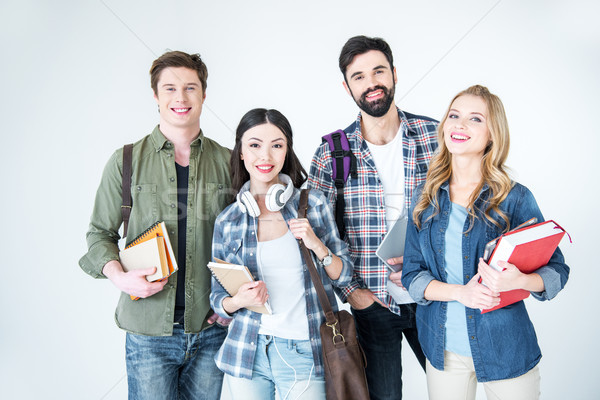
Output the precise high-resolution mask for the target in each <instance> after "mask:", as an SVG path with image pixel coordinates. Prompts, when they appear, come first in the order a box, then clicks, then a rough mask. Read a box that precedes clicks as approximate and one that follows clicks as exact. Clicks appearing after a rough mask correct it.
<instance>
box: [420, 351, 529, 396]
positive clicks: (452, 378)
mask: <svg viewBox="0 0 600 400" xmlns="http://www.w3.org/2000/svg"><path fill="white" fill-rule="evenodd" d="M483 388H484V389H485V394H486V396H487V398H488V400H538V399H539V398H540V370H539V369H538V367H537V366H535V367H534V368H533V369H531V370H530V371H528V372H527V373H525V374H523V375H521V376H518V377H516V378H512V379H502V380H499V381H490V382H484V383H483ZM427 390H428V392H429V400H475V393H476V391H477V377H476V376H475V366H474V365H473V359H472V358H471V357H464V356H461V355H458V354H455V353H451V352H449V351H444V370H443V371H440V370H437V369H435V368H434V367H433V365H431V363H430V362H429V360H427Z"/></svg>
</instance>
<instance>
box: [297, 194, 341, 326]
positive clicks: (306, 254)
mask: <svg viewBox="0 0 600 400" xmlns="http://www.w3.org/2000/svg"><path fill="white" fill-rule="evenodd" d="M309 191H310V189H302V191H301V192H300V204H299V205H298V218H306V210H308V192H309ZM298 244H299V245H300V251H301V252H302V256H303V258H304V261H305V262H306V265H307V267H308V272H310V279H311V280H312V282H313V285H314V287H315V289H316V290H317V297H318V298H319V303H321V308H323V312H324V313H325V320H326V321H327V324H335V323H336V322H337V320H336V318H335V314H334V313H333V309H332V308H331V303H330V302H329V299H328V298H327V293H325V288H324V287H323V282H321V277H320V276H319V273H318V272H317V268H316V267H315V264H314V263H313V260H312V257H311V255H310V250H308V248H307V247H306V245H305V244H304V242H303V241H302V239H298Z"/></svg>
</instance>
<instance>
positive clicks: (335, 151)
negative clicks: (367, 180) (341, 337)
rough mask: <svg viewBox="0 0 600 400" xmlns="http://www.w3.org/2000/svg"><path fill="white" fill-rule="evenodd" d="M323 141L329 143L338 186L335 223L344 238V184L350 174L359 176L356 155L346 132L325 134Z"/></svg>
mask: <svg viewBox="0 0 600 400" xmlns="http://www.w3.org/2000/svg"><path fill="white" fill-rule="evenodd" d="M323 141H324V142H327V144H328V145H329V150H330V151H331V157H332V158H333V160H332V172H333V173H332V177H333V182H334V184H335V188H336V200H335V223H336V225H337V228H338V231H339V233H340V237H341V238H343V237H344V236H345V234H346V229H345V227H344V211H345V208H346V203H345V201H344V184H345V183H346V181H347V180H348V176H352V178H356V177H357V172H356V169H357V162H356V156H354V153H352V150H351V149H350V143H349V142H348V137H347V136H346V132H344V131H343V130H337V131H335V132H332V133H330V134H328V135H325V136H323Z"/></svg>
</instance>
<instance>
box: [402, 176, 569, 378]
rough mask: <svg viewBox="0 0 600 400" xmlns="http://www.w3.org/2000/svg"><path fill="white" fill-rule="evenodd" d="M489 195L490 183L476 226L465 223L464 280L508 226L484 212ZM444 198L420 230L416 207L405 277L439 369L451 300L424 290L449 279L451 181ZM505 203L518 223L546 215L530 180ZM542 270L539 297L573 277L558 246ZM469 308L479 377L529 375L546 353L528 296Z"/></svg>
mask: <svg viewBox="0 0 600 400" xmlns="http://www.w3.org/2000/svg"><path fill="white" fill-rule="evenodd" d="M421 190H422V187H419V188H418V189H417V191H416V194H415V197H414V200H413V203H412V204H413V207H412V208H414V204H415V203H416V202H417V199H418V196H419V194H420V193H421ZM488 196H489V188H488V187H484V188H483V189H482V191H481V193H480V194H479V197H478V199H477V200H476V202H475V209H476V210H477V211H476V214H477V218H476V219H475V221H474V223H473V227H472V229H471V230H470V231H468V232H467V230H468V228H469V226H470V223H471V221H470V218H467V220H466V222H465V226H464V229H463V232H466V233H463V240H462V254H463V271H464V284H467V283H468V282H469V281H470V280H471V278H472V277H473V276H474V275H475V274H476V273H477V264H478V260H479V257H481V256H482V255H483V249H484V247H485V244H486V243H487V242H488V241H490V240H492V239H494V238H496V237H498V236H500V234H501V233H502V229H500V228H498V227H497V226H495V225H493V224H492V223H490V222H489V221H487V220H485V217H484V216H483V212H482V211H479V210H485V206H486V199H487V198H488ZM438 201H439V212H438V213H437V215H435V216H434V217H433V218H431V219H428V217H429V216H431V215H432V214H434V212H435V211H434V208H433V206H430V207H429V208H428V209H426V210H425V212H423V214H422V215H421V221H422V226H421V229H420V230H418V229H417V227H416V225H415V224H414V221H413V220H412V209H411V212H410V217H409V218H410V221H409V224H408V228H407V238H406V247H405V252H404V267H403V274H402V283H403V285H404V286H405V287H406V288H407V289H408V291H409V293H410V295H411V296H412V298H413V299H414V300H415V301H416V302H417V304H418V307H417V328H418V331H419V341H420V342H421V346H422V347H423V351H424V353H425V356H426V357H427V359H428V360H429V362H431V364H432V365H433V366H434V367H435V368H436V369H438V370H443V369H444V345H445V337H444V328H445V323H446V312H447V302H443V301H429V300H426V299H425V298H424V293H425V289H426V288H427V286H428V285H429V283H430V282H431V281H432V280H438V281H441V282H446V272H445V269H444V234H445V231H446V229H447V227H448V219H449V214H450V206H451V202H450V194H449V186H448V183H447V182H446V183H445V184H444V185H443V186H442V187H441V188H440V190H439V192H438ZM499 208H500V209H501V210H502V211H503V212H504V213H505V214H506V215H507V216H508V218H509V221H510V227H512V228H514V227H516V226H517V225H519V224H521V223H523V222H525V221H527V220H528V219H530V218H533V217H537V218H538V221H540V222H541V221H543V217H542V213H541V212H540V209H539V208H538V205H537V203H536V201H535V198H534V197H533V195H532V194H531V192H530V191H529V190H528V189H527V188H526V187H525V186H523V185H520V184H518V183H515V185H514V186H513V188H512V190H511V191H510V193H509V194H508V196H507V197H506V199H505V200H504V201H503V202H502V203H501V204H500V207H499ZM491 215H492V217H494V218H495V220H497V221H501V224H503V222H502V220H501V219H500V217H499V216H498V215H497V214H496V213H494V212H493V211H492V212H491ZM536 273H538V274H539V275H540V276H541V278H542V280H543V281H544V288H545V289H544V291H543V292H540V293H535V292H532V295H533V297H535V298H536V299H538V300H550V299H552V298H554V297H555V296H556V295H557V293H558V292H559V291H560V290H561V289H562V288H563V287H564V286H565V284H566V282H567V279H568V277H569V267H568V266H567V265H566V264H565V263H564V258H563V255H562V253H561V251H560V249H558V248H557V249H556V251H555V252H554V254H553V255H552V257H551V259H550V261H549V262H548V265H546V266H544V267H542V268H540V269H538V270H537V271H536ZM465 311H466V316H465V317H466V319H467V331H468V335H469V344H470V347H471V354H472V357H473V363H474V365H475V373H476V375H477V380H478V381H479V382H487V381H493V380H499V379H509V378H514V377H517V376H520V375H523V374H524V373H526V372H527V371H529V370H530V369H532V368H533V367H534V366H535V365H536V364H537V363H538V362H539V361H540V358H541V357H542V354H541V351H540V348H539V346H538V342H537V337H536V333H535V330H534V328H533V324H532V323H531V320H530V319H529V315H528V314H527V310H526V308H525V303H524V302H523V301H519V302H517V303H514V304H511V305H509V306H506V307H504V308H501V309H499V310H495V311H491V312H488V313H485V314H481V312H480V311H479V310H478V309H473V308H468V307H467V308H466V310H465Z"/></svg>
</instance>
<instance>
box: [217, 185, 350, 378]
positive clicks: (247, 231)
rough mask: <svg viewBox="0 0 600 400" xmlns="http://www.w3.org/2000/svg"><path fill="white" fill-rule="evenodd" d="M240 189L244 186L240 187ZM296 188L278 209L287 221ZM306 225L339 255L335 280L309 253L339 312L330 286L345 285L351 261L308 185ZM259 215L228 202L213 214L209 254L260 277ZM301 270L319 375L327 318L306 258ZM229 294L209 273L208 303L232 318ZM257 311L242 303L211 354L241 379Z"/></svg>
mask: <svg viewBox="0 0 600 400" xmlns="http://www.w3.org/2000/svg"><path fill="white" fill-rule="evenodd" d="M242 190H244V188H242ZM299 201H300V190H299V189H294V194H293V196H292V198H291V199H290V200H289V201H288V202H287V203H286V205H285V206H284V208H283V209H282V210H281V214H282V216H283V218H284V219H285V221H286V223H287V222H288V221H289V220H290V219H292V218H297V217H298V203H299ZM306 217H307V218H308V220H309V222H310V225H311V227H312V229H313V231H314V232H315V235H316V236H317V237H318V238H319V239H321V241H322V242H323V243H324V244H325V245H326V246H327V247H328V248H329V249H330V250H331V252H332V253H333V254H336V255H337V256H338V257H339V258H340V259H341V260H342V264H343V267H342V271H341V273H340V276H339V278H338V279H337V280H332V279H331V278H329V276H328V275H327V273H326V272H325V269H324V268H322V267H320V266H319V264H318V263H317V259H316V257H315V255H314V253H312V252H311V254H312V258H313V263H314V264H315V266H316V267H317V272H318V273H319V275H320V277H321V281H322V282H323V287H324V288H325V292H326V293H327V297H328V299H329V302H330V303H331V307H332V308H333V310H334V311H337V302H336V299H335V295H334V293H333V286H332V285H335V286H337V287H340V286H345V285H347V284H348V283H349V282H350V278H351V277H352V262H351V260H350V254H349V253H348V247H347V245H346V243H345V242H344V241H343V240H341V239H340V237H339V234H338V231H337V228H336V225H335V219H334V217H333V212H332V210H331V207H330V206H329V203H328V202H327V200H326V199H325V196H324V195H323V193H321V192H319V191H318V190H311V191H310V192H309V196H308V210H307V212H306ZM257 224H258V221H257V218H254V217H251V216H249V215H248V214H247V213H245V212H243V211H242V210H241V209H240V207H239V205H238V204H237V203H234V204H231V205H230V206H229V207H227V208H226V209H225V210H224V211H223V212H222V213H221V214H220V215H219V217H218V218H217V221H216V222H215V230H214V235H213V247H212V255H213V258H219V259H221V260H225V261H227V262H230V263H232V264H240V265H245V266H247V267H248V269H249V270H250V272H251V273H252V275H253V276H254V277H255V278H257V279H258V278H259V274H258V265H257V261H256V251H257V242H256V240H257V239H256V229H257ZM302 263H303V275H304V289H305V299H306V312H307V316H308V330H309V335H310V343H311V346H312V351H313V360H314V363H315V375H316V376H323V374H324V370H323V360H322V355H321V336H320V334H319V327H320V326H321V324H322V323H323V321H324V320H325V316H324V314H323V311H322V309H321V304H320V303H319V299H318V297H317V291H316V289H315V287H314V286H313V284H312V280H311V278H310V274H309V272H308V268H307V266H306V263H305V262H304V260H303V261H302ZM226 297H229V294H228V293H227V292H226V291H225V289H224V288H223V287H222V286H221V285H220V284H219V283H218V282H217V281H216V280H215V279H214V278H213V279H212V292H211V294H210V304H211V306H212V308H213V309H214V310H215V312H217V314H219V315H220V316H222V317H224V318H231V317H232V316H231V315H229V314H228V313H227V312H226V311H225V309H224V308H223V300H224V299H225V298H226ZM260 320H261V314H259V313H256V312H253V311H250V310H248V309H246V308H242V309H240V310H238V311H236V312H235V313H233V321H232V322H231V325H229V332H228V333H227V338H226V339H225V341H224V343H223V345H222V346H221V348H220V349H219V351H218V352H217V354H216V355H215V362H216V364H217V367H218V368H219V369H220V370H221V371H223V372H225V373H227V374H229V375H233V376H236V377H241V378H247V379H251V378H252V369H253V366H254V356H255V354H256V346H257V344H258V330H259V328H260Z"/></svg>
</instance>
